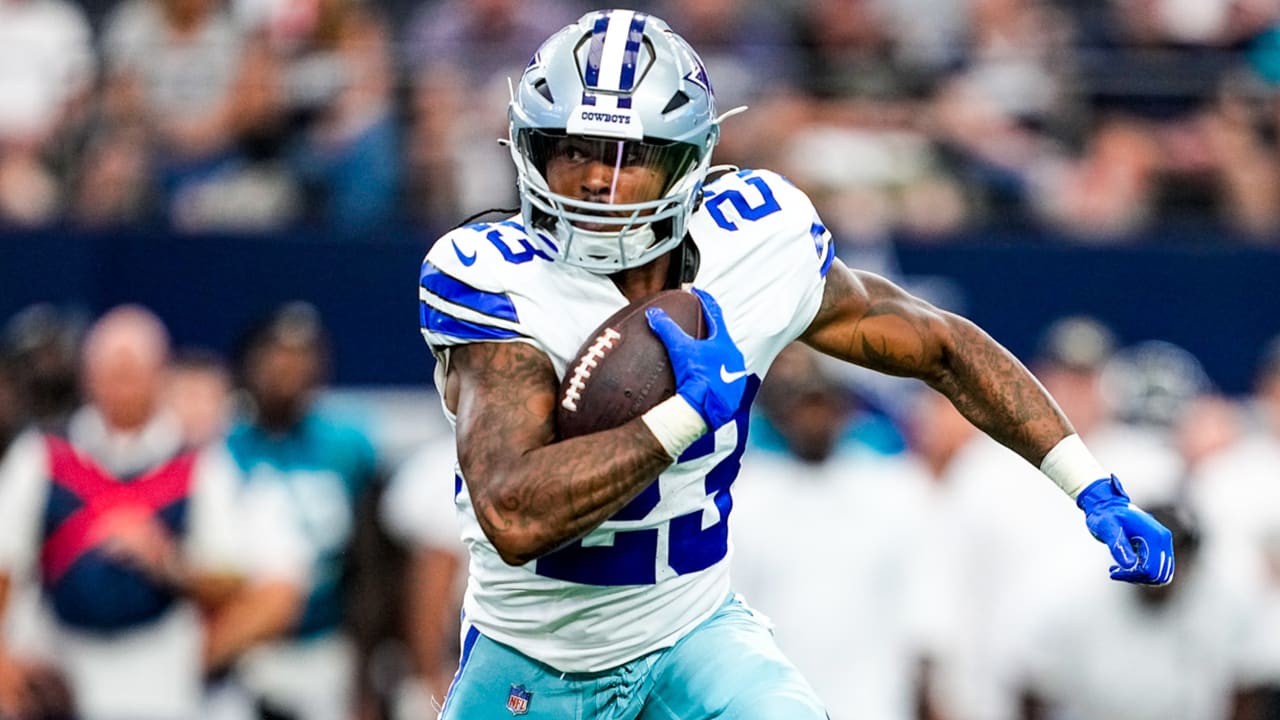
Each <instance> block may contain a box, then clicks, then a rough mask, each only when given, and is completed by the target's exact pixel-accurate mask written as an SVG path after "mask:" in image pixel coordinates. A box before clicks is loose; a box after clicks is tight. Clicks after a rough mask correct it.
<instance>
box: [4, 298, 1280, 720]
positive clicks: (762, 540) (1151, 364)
mask: <svg viewBox="0 0 1280 720" xmlns="http://www.w3.org/2000/svg"><path fill="white" fill-rule="evenodd" d="M0 348H2V352H0V358H2V362H0V718H4V720H15V719H16V720H37V719H38V720H52V719H55V718H60V719H64V720H67V719H72V718H79V719H81V720H125V719H128V720H178V719H180V718H181V719H183V720H188V719H190V718H197V717H198V718H207V719H209V720H282V719H288V720H328V719H332V720H348V719H358V720H378V719H382V718H385V719H387V720H399V719H401V718H405V719H407V718H422V717H431V716H432V714H433V712H434V710H433V708H434V707H436V704H437V703H439V702H440V700H441V699H442V698H443V697H444V694H445V692H446V691H447V688H448V685H449V681H450V678H451V676H452V672H453V670H454V669H455V668H456V664H457V652H458V644H459V643H458V610H459V607H460V594H461V589H462V587H463V586H464V584H465V582H464V576H465V571H464V569H465V566H466V559H465V554H464V552H463V550H462V548H461V544H460V542H459V540H458V535H457V532H458V529H457V525H456V520H455V518H454V516H453V513H454V507H453V502H452V500H453V493H454V491H455V483H456V482H457V479H456V477H455V471H454V466H455V455H454V449H453V444H452V436H451V435H450V434H448V433H447V432H440V431H439V429H441V428H442V427H443V426H442V425H441V417H440V411H439V409H438V407H437V405H436V403H437V402H438V399H436V398H435V397H434V395H433V394H431V393H424V392H412V393H410V396H411V397H412V398H413V402H412V407H411V409H410V411H409V412H408V413H407V414H406V415H405V416H404V417H403V418H401V422H402V423H404V424H407V425H409V426H412V427H414V428H415V429H420V428H422V427H424V426H426V427H434V428H437V431H435V432H433V433H429V434H427V436H426V437H425V439H423V438H421V437H420V439H419V441H417V442H414V443H403V442H397V441H395V440H394V438H393V436H394V435H396V433H395V431H394V429H391V428H388V427H386V426H385V425H384V426H379V425H378V423H372V424H371V423H369V422H367V417H365V416H362V415H360V414H358V413H355V414H353V413H352V412H350V408H346V409H344V407H343V405H342V404H341V403H335V402H333V395H334V393H333V390H334V388H330V387H329V386H328V384H327V381H326V378H327V373H328V370H327V369H328V364H329V358H330V357H331V348H330V338H329V336H328V333H327V331H326V328H325V324H324V322H323V318H321V316H320V315H319V313H318V312H317V310H316V309H315V308H314V307H313V306H311V305H309V304H307V303H304V302H291V303H287V304H285V305H282V306H281V307H278V308H276V309H274V310H273V311H272V312H270V313H269V314H268V315H267V316H265V317H264V318H263V319H262V320H261V321H260V322H258V323H255V324H254V325H253V326H252V327H249V328H246V329H245V331H244V334H243V339H242V342H240V343H239V344H238V345H237V348H236V350H235V352H234V354H233V356H232V357H230V358H224V357H222V356H220V355H218V354H216V353H213V352H211V351H208V350H202V349H191V348H179V349H173V348H171V347H170V341H169V335H168V331H167V329H166V327H165V325H164V323H163V321H162V320H161V319H160V318H159V317H157V316H156V315H155V314H153V313H152V312H150V311H149V310H147V309H146V308H144V307H141V306H138V305H125V306H120V307H116V308H114V309H111V310H109V311H107V312H106V313H104V314H103V315H102V316H101V317H96V318H90V317H84V316H81V315H78V314H76V313H73V312H68V311H66V310H62V309H59V308H55V307H52V306H48V305H35V306H32V307H29V308H27V309H25V310H23V311H22V312H20V313H18V314H16V315H15V316H13V317H12V318H9V319H8V320H7V322H6V323H5V324H4V326H3V329H2V330H0ZM1030 367H1031V368H1032V370H1033V371H1034V372H1035V373H1036V375H1037V377H1038V378H1039V379H1040V380H1041V381H1042V382H1043V383H1044V385H1045V386H1046V388H1048V390H1049V391H1050V392H1051V393H1052V394H1054V396H1055V397H1057V398H1058V399H1059V401H1060V403H1061V405H1062V407H1063V410H1064V412H1066V413H1067V415H1068V416H1069V417H1070V418H1071V420H1072V422H1073V424H1074V425H1075V427H1076V429H1077V430H1078V431H1079V432H1080V434H1081V435H1082V436H1083V437H1084V438H1085V440H1086V442H1087V443H1088V445H1089V446H1090V448H1091V449H1092V450H1093V451H1094V453H1095V454H1096V455H1097V456H1098V457H1099V459H1100V460H1101V461H1102V463H1103V465H1104V466H1106V467H1108V468H1109V469H1111V470H1113V471H1114V472H1116V473H1117V474H1118V475H1119V477H1121V478H1122V479H1123V481H1124V483H1125V486H1126V488H1127V489H1128V490H1129V492H1130V493H1131V495H1132V497H1133V499H1134V501H1135V502H1138V503H1140V504H1141V505H1142V506H1143V507H1146V508H1150V509H1151V510H1152V512H1153V513H1154V514H1155V515H1156V516H1157V517H1158V518H1160V519H1161V520H1162V521H1163V522H1164V523H1165V524H1166V525H1167V526H1168V527H1170V528H1171V529H1172V530H1173V533H1174V538H1175V543H1176V548H1177V553H1178V563H1179V564H1178V571H1177V576H1176V578H1175V581H1174V583H1173V584H1172V585H1170V586H1167V587H1164V588H1146V587H1141V586H1131V585H1125V584H1122V583H1114V582H1112V581H1110V580H1109V579H1108V578H1107V574H1106V568H1107V566H1108V565H1109V564H1110V557H1109V554H1108V552H1107V550H1106V548H1104V547H1103V546H1101V545H1100V544H1098V543H1097V542H1095V541H1094V540H1093V539H1092V538H1091V537H1089V535H1088V532H1087V530H1086V528H1085V525H1084V522H1083V517H1082V515H1081V513H1080V512H1079V510H1077V509H1076V508H1075V507H1074V506H1073V504H1072V503H1071V501H1070V499H1069V498H1067V497H1065V496H1064V495H1063V494H1062V492H1061V491H1060V490H1059V489H1058V488H1057V487H1056V486H1054V485H1053V484H1052V483H1050V482H1048V481H1047V480H1046V479H1045V478H1044V477H1042V476H1041V475H1040V474H1039V473H1038V472H1037V471H1036V470H1035V469H1034V468H1032V467H1031V466H1030V465H1028V464H1027V463H1026V462H1024V461H1023V460H1021V459H1020V458H1018V457H1017V456H1015V455H1014V454H1012V453H1011V452H1010V451H1008V450H1005V449H1004V448H1002V447H1001V446H999V445H997V444H996V443H994V442H993V441H991V440H990V439H988V438H986V437H985V436H983V435H981V434H980V433H978V432H977V431H976V430H975V429H974V428H973V427H972V426H970V425H969V424H968V423H967V422H966V421H965V420H964V419H963V418H962V417H961V416H960V415H959V414H958V413H957V412H956V411H955V410H954V408H952V407H951V405H950V404H949V403H948V402H947V401H946V400H945V399H944V398H943V397H942V396H941V395H938V394H936V393H934V392H933V391H930V390H928V389H926V388H924V386H920V385H916V384H910V383H907V381H902V383H903V384H902V385H900V386H895V385H894V384H895V383H897V382H898V381H891V383H890V385H885V384H884V383H878V382H870V378H871V376H870V374H864V372H863V371H860V370H857V369H852V370H851V369H849V368H848V367H847V366H843V365H839V364H829V361H828V360H826V359H824V358H823V357H822V356H819V355H817V354H816V353H814V352H813V351H811V350H809V349H807V348H805V347H803V346H800V345H795V346H793V347H791V348H788V349H787V350H786V351H785V352H784V353H783V354H782V355H781V356H779V358H778V360H777V361H776V362H775V364H774V366H773V368H772V369H771V370H770V373H769V375H768V377H767V378H766V380H765V382H764V384H763V386H762V388H761V390H760V394H759V397H758V400H757V402H756V408H755V412H754V414H753V417H752V426H751V430H750V440H749V444H748V449H747V456H746V458H745V459H744V462H743V469H742V472H741V474H740V476H739V479H738V480H737V482H736V483H735V486H734V509H733V523H732V534H733V535H732V537H733V545H734V554H733V563H734V568H733V573H734V577H735V587H736V589H737V590H738V591H739V592H741V593H743V594H744V596H745V598H746V600H747V601H748V602H749V603H751V605H752V606H753V607H755V608H756V609H757V610H758V611H760V612H762V613H764V614H765V615H767V616H768V617H770V618H771V619H772V621H773V622H774V625H775V634H776V636H777V638H778V642H779V643H780V645H781V646H782V648H783V649H784V651H786V652H787V654H788V655H789V657H791V658H792V659H793V660H794V661H795V662H796V663H797V665H798V666H799V667H800V668H801V670H802V671H803V672H804V674H805V675H806V677H808V678H809V680H810V681H811V682H812V683H813V684H814V685H815V687H816V688H817V690H818V691H819V694H820V695H821V696H822V697H823V699H824V700H825V701H826V702H827V703H828V707H829V710H830V713H831V716H832V717H833V718H835V720H842V719H844V718H849V719H853V718H877V720H1047V719H1051V718H1068V717H1071V718H1077V717H1078V718H1090V719H1091V720H1146V719H1147V718H1150V720H1172V719H1180V720H1263V719H1265V718H1274V717H1277V716H1280V494H1278V493H1280V486H1277V485H1276V484H1275V483H1274V477H1272V475H1273V474H1274V470H1275V468H1276V467H1277V466H1280V338H1277V340H1276V341H1275V342H1273V343H1272V344H1271V345H1270V346H1268V347H1266V348H1264V349H1263V350H1262V352H1261V354H1260V356H1259V358H1258V365H1257V373H1256V385H1255V388H1254V390H1253V391H1252V392H1250V393H1248V394H1245V395H1243V396H1231V397H1229V396H1226V395H1224V394H1222V393H1220V392H1219V391H1218V390H1216V389H1215V387H1214V386H1213V383H1212V382H1211V381H1210V380H1209V379H1208V376H1207V375H1206V374H1205V372H1204V370H1203V368H1202V367H1201V365H1200V362H1199V361H1198V359H1197V358H1196V357H1194V356H1193V355H1192V354H1190V353H1189V352H1187V351H1186V350H1184V349H1182V348H1180V347H1178V346H1176V345H1172V344H1170V343H1167V342H1162V341H1144V342H1139V343H1135V344H1131V345H1123V346H1122V345H1120V344H1119V343H1118V341H1117V338H1116V336H1115V334H1114V333H1113V332H1112V331H1111V330H1110V329H1109V328H1108V327H1107V326H1106V325H1104V324H1103V323H1101V322H1100V321H1098V320H1097V319H1095V318H1091V317H1086V316H1071V317H1065V318H1062V319H1060V320H1058V321H1056V322H1055V323H1053V324H1052V325H1051V326H1049V327H1048V328H1046V329H1045V330H1044V332H1043V335H1042V338H1041V340H1040V342H1039V344H1038V347H1037V350H1036V353H1035V356H1034V357H1033V358H1032V359H1031V362H1030Z"/></svg>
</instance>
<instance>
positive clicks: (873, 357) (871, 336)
mask: <svg viewBox="0 0 1280 720" xmlns="http://www.w3.org/2000/svg"><path fill="white" fill-rule="evenodd" d="M947 318H948V316H947V314H946V313H944V312H943V311H941V310H939V309H938V308H935V307H934V306H932V305H930V304H929V303H927V302H925V301H923V300H921V299H919V298H917V297H915V296H913V295H911V294H910V293H907V292H906V291H905V290H903V289H902V288H900V287H898V286H897V285H894V284H893V283H892V282H890V281H888V280H886V279H885V278H883V277H880V276H879V275H875V274H873V273H867V272H861V271H855V270H850V269H849V268H848V267H847V266H845V265H844V263H842V262H840V261H839V260H835V261H834V262H833V263H832V265H831V268H830V270H829V271H828V273H827V278H826V285H825V287H824V289H823V295H822V304H821V306H820V307H819V308H818V312H817V315H815V316H814V319H813V321H812V322H811V323H810V324H809V327H808V328H807V329H806V330H805V332H804V334H803V335H802V336H801V340H803V341H804V342H805V343H806V344H808V345H809V346H811V347H813V348H815V349H817V350H819V351H821V352H823V353H826V354H827V355H831V356H832V357H836V358H840V359H842V360H846V361H848V362H851V363H855V364H857V365H862V366H864V367H868V368H871V369H873V370H877V371H880V372H885V373H889V374H892V375H901V376H907V377H919V378H924V379H928V378H929V377H930V376H932V375H933V374H934V373H936V372H938V369H939V368H940V366H941V363H942V361H943V359H944V357H945V353H946V348H947V344H948V337H949V333H950V328H949V322H948V319H947Z"/></svg>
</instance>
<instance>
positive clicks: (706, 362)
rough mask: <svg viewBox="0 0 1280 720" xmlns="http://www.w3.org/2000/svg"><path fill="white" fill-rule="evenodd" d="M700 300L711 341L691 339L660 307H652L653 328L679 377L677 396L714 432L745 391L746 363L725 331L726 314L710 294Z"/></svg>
mask: <svg viewBox="0 0 1280 720" xmlns="http://www.w3.org/2000/svg"><path fill="white" fill-rule="evenodd" d="M693 292H694V294H695V295H697V296H698V298H699V299H701V300H702V316H703V317H704V318H705V319H706V322H707V337H706V339H703V340H698V339H696V338H692V337H689V335H687V334H685V331H684V330H681V329H680V326H679V325H677V324H676V322H675V321H674V320H672V319H671V318H670V317H669V316H668V315H667V314H666V313H665V312H664V311H663V310H662V309H661V308H649V309H648V310H646V311H645V316H646V317H647V318H648V319H649V327H650V328H652V329H653V333H654V334H655V335H657V336H658V339H659V340H661V341H662V344H663V345H665V346H666V347H667V354H668V355H670V356H671V369H672V370H673V371H674V372H675V376H676V394H677V395H679V396H680V397H682V398H684V399H685V401H686V402H688V403H689V404H690V405H691V406H693V409H694V410H697V411H698V414H699V415H701V416H702V419H703V420H704V421H706V423H707V427H708V428H709V429H711V430H715V429H717V428H719V427H720V426H721V425H724V424H725V423H727V422H729V421H730V420H732V419H733V416H734V414H735V413H737V412H738V406H739V405H741V404H742V394H743V393H744V392H746V390H747V369H746V367H747V366H746V362H745V361H744V360H743V359H742V351H741V350H739V349H738V346H737V345H735V344H734V342H733V338H731V337H729V333H728V332H727V331H726V330H725V329H724V314H723V313H721V312H720V305H719V303H717V302H716V301H715V298H713V297H711V296H710V295H709V294H707V293H705V292H703V291H702V290H699V289H697V288H694V289H693Z"/></svg>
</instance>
